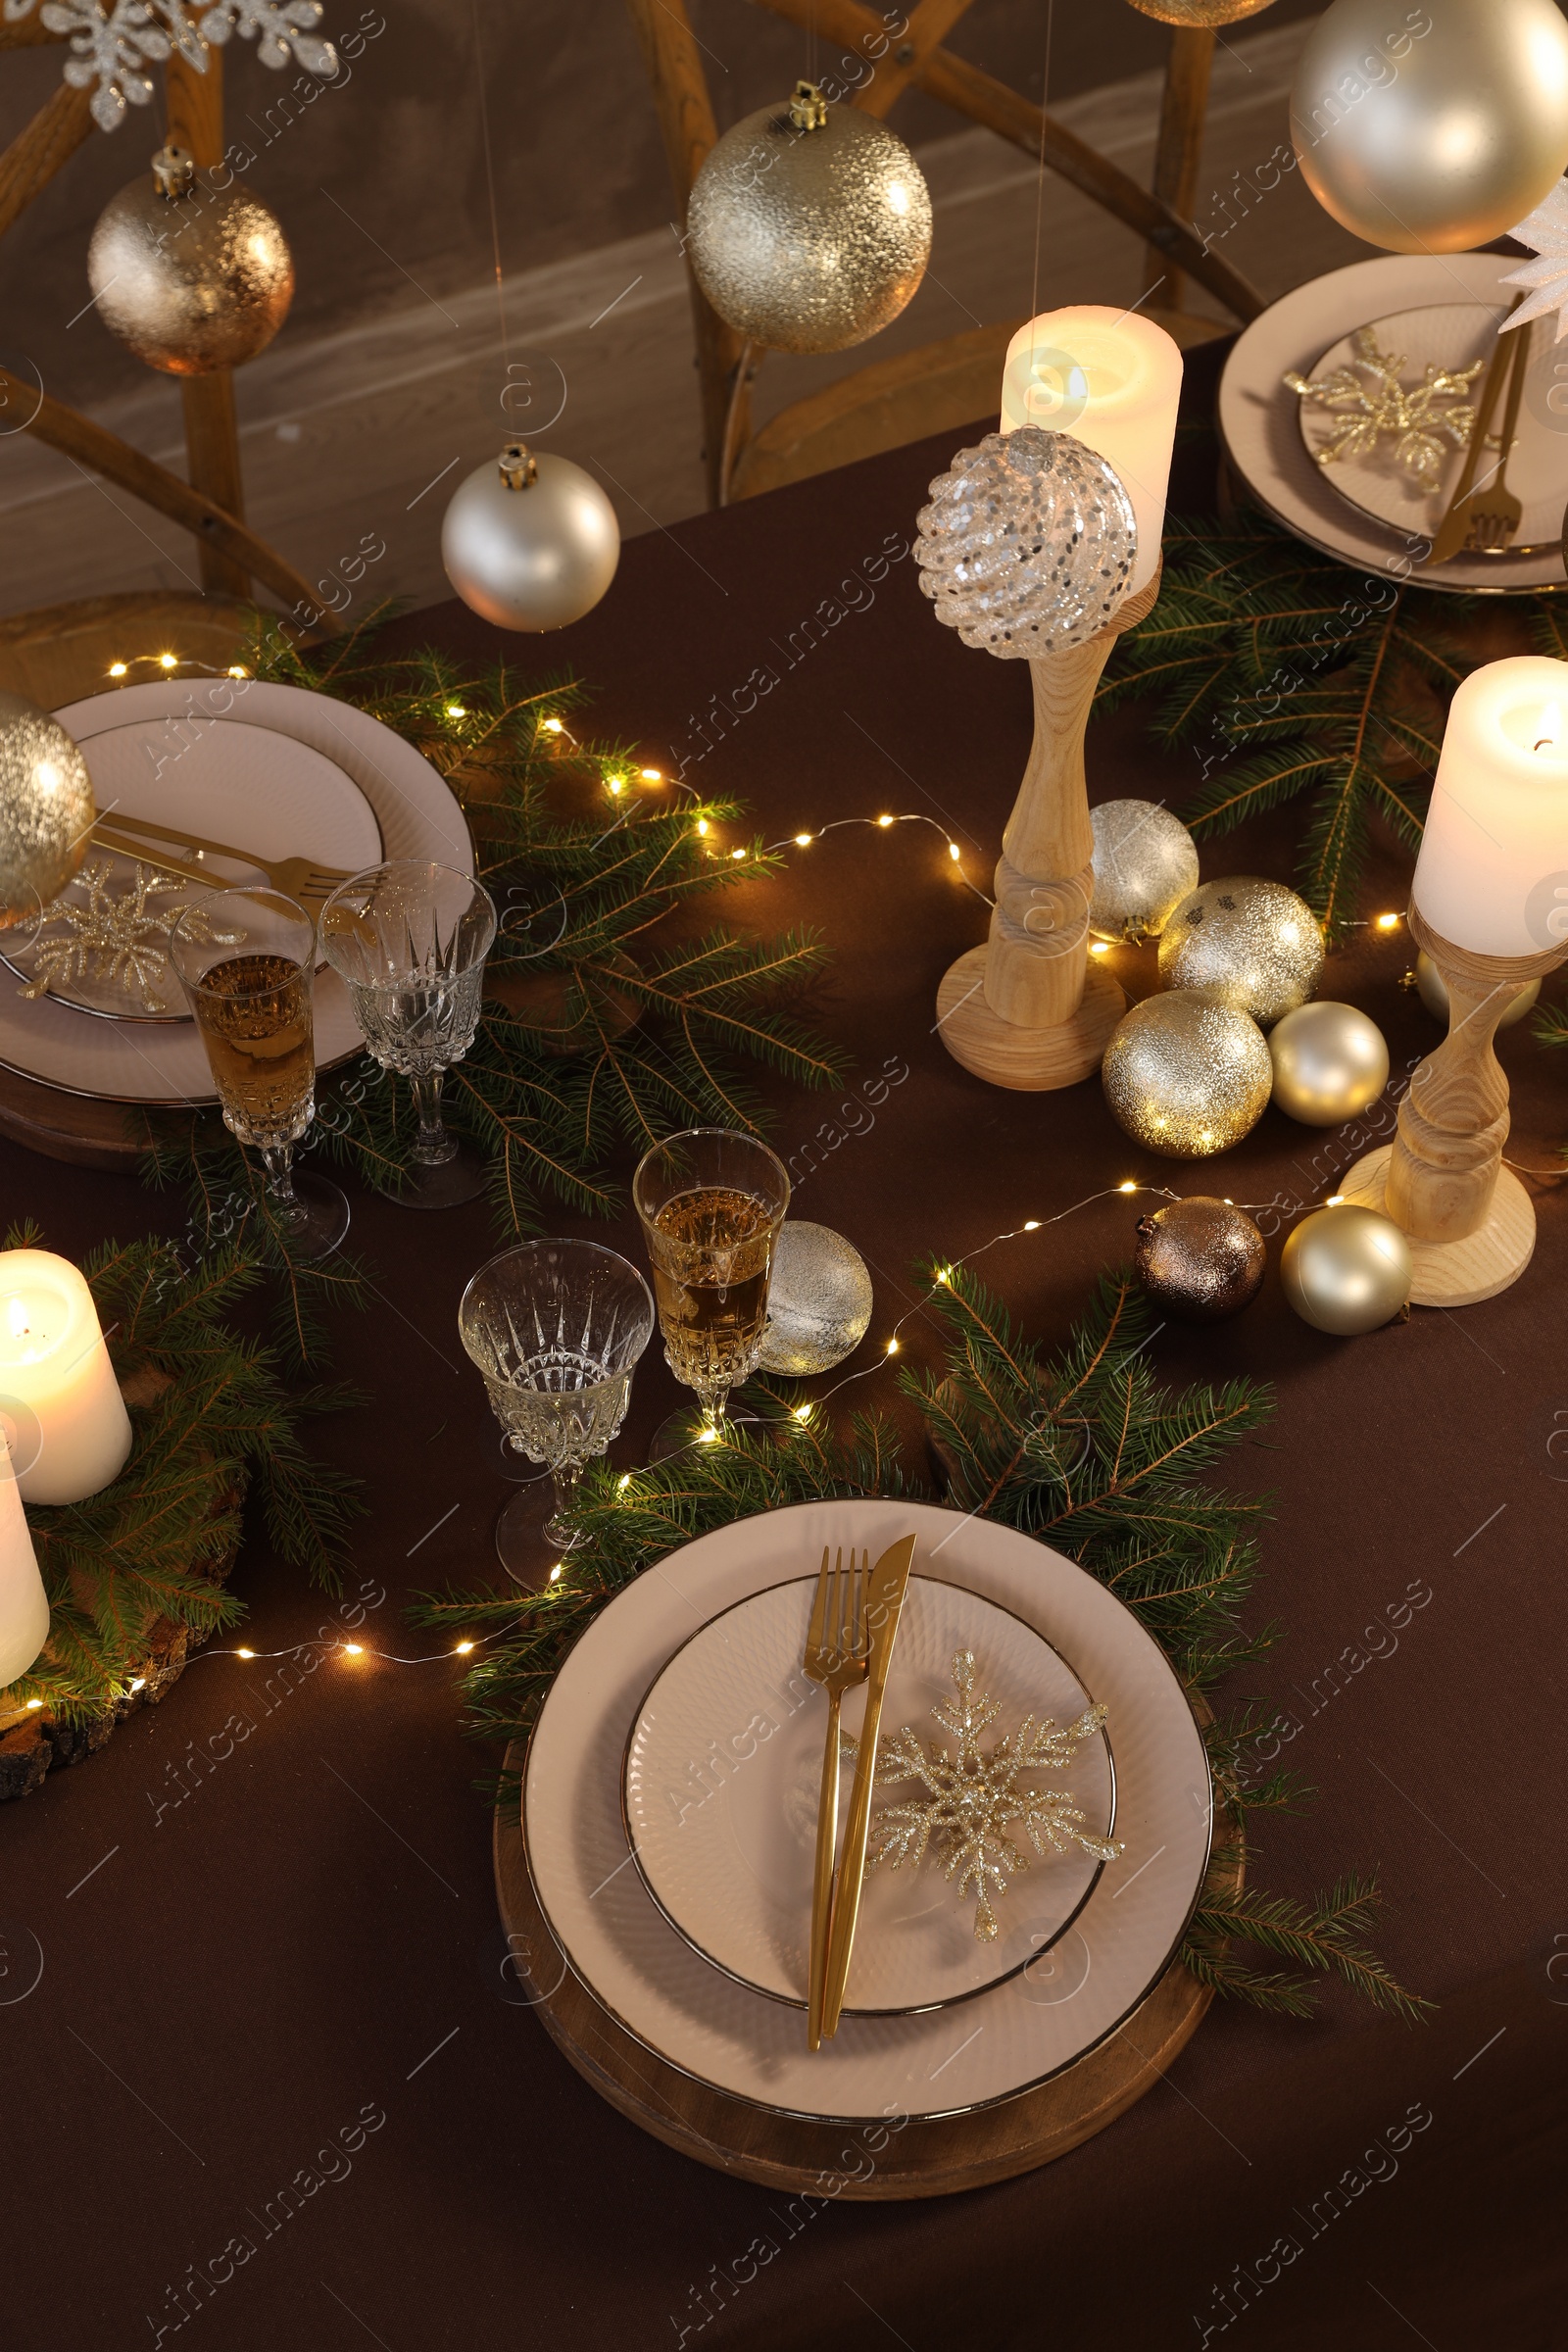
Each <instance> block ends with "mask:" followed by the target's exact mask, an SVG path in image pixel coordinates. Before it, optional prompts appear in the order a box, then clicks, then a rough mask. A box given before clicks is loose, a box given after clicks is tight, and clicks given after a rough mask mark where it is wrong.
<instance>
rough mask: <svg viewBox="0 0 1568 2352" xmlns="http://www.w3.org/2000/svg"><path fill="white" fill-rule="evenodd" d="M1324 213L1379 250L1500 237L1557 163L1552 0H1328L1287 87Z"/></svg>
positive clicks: (1563, 84) (1560, 126)
mask: <svg viewBox="0 0 1568 2352" xmlns="http://www.w3.org/2000/svg"><path fill="white" fill-rule="evenodd" d="M1291 138H1292V142H1293V144H1294V145H1295V148H1296V154H1297V160H1298V162H1299V165H1300V167H1301V176H1302V178H1303V179H1304V180H1305V181H1306V184H1307V186H1308V187H1309V188H1310V189H1311V191H1312V193H1313V195H1314V196H1315V197H1316V198H1317V200H1318V202H1319V204H1320V205H1322V207H1323V209H1324V211H1325V212H1326V213H1331V214H1332V215H1333V217H1334V219H1335V220H1336V221H1340V222H1341V223H1342V224H1343V226H1345V227H1346V228H1348V229H1349V230H1350V231H1351V232H1352V234H1353V235H1355V236H1358V237H1364V238H1365V239H1366V241H1367V243H1368V244H1369V245H1382V246H1385V247H1386V248H1387V249H1388V251H1389V252H1391V253H1462V252H1466V251H1468V250H1469V249H1470V248H1471V247H1473V246H1476V245H1485V244H1487V243H1488V242H1489V240H1490V239H1492V238H1493V237H1498V236H1501V235H1502V234H1503V233H1504V231H1505V230H1507V229H1509V228H1511V227H1512V226H1513V224H1514V223H1515V222H1516V221H1523V220H1524V218H1525V216H1526V214H1527V213H1532V212H1534V211H1535V209H1536V207H1537V205H1538V204H1540V203H1541V202H1542V201H1543V199H1544V197H1545V196H1546V194H1547V193H1548V191H1549V190H1550V189H1551V188H1552V186H1553V185H1554V184H1555V182H1556V181H1557V179H1558V178H1559V177H1560V176H1561V174H1562V172H1563V168H1564V166H1565V165H1568V25H1565V24H1564V22H1563V19H1562V17H1561V16H1560V15H1559V13H1558V11H1557V9H1556V7H1555V6H1554V5H1553V0H1424V5H1423V6H1422V7H1421V8H1418V9H1404V8H1402V7H1394V6H1391V5H1390V0H1335V5H1334V6H1333V7H1332V8H1330V9H1329V10H1328V11H1327V12H1326V13H1325V14H1324V15H1323V16H1321V17H1320V18H1319V19H1318V21H1317V24H1316V25H1315V26H1314V27H1313V29H1312V31H1311V32H1310V33H1309V34H1308V36H1307V40H1306V43H1305V46H1304V47H1303V49H1302V51H1301V55H1300V59H1299V64H1298V66H1297V69H1296V78H1295V81H1294V82H1293V84H1292V87H1291Z"/></svg>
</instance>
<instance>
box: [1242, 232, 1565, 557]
mask: <svg viewBox="0 0 1568 2352" xmlns="http://www.w3.org/2000/svg"><path fill="white" fill-rule="evenodd" d="M1516 267H1517V264H1516V263H1514V262H1512V261H1509V260H1508V259H1506V257H1504V256H1501V255H1497V254H1488V253H1447V254H1405V253H1390V254H1382V255H1380V256H1379V257H1378V259H1377V260H1376V261H1370V262H1352V263H1351V264H1350V265H1349V267H1348V269H1345V270H1330V271H1329V272H1328V273H1327V275H1326V276H1323V277H1315V278H1312V279H1310V280H1309V281H1308V282H1307V284H1305V285H1304V286H1297V287H1296V288H1295V289H1294V290H1293V291H1292V292H1291V293H1289V294H1285V295H1282V296H1281V298H1280V300H1279V301H1278V302H1275V303H1271V304H1270V305H1269V307H1268V309H1267V310H1266V311H1264V312H1263V314H1262V315H1261V317H1260V318H1257V319H1253V320H1252V323H1251V325H1250V326H1249V327H1247V328H1246V329H1245V330H1244V331H1243V333H1242V334H1240V335H1239V336H1238V337H1237V340H1236V344H1235V347H1234V349H1233V350H1232V352H1231V355H1230V358H1229V359H1228V360H1227V361H1226V363H1225V372H1224V374H1223V376H1222V377H1221V379H1220V389H1219V424H1220V434H1221V437H1222V439H1223V441H1224V444H1225V448H1226V451H1227V452H1228V454H1229V457H1230V460H1231V463H1232V465H1233V466H1235V467H1236V470H1237V471H1238V473H1240V474H1241V475H1242V477H1243V479H1244V480H1245V481H1246V482H1247V483H1248V485H1249V486H1250V489H1251V490H1252V492H1253V493H1254V495H1255V496H1256V498H1257V500H1258V502H1259V504H1260V505H1261V506H1263V507H1264V508H1265V509H1266V510H1267V512H1268V513H1269V514H1271V515H1273V516H1274V517H1275V519H1276V520H1277V521H1279V522H1282V523H1283V524H1284V525H1285V527H1286V529H1287V530H1289V531H1293V532H1294V533H1295V534H1296V536H1297V537H1298V538H1299V539H1304V540H1305V541H1306V543H1307V545H1308V546H1309V547H1316V548H1320V549H1321V550H1322V551H1323V553H1324V554H1325V555H1330V556H1338V557H1339V558H1341V560H1342V561H1343V562H1345V563H1347V564H1354V565H1356V566H1357V567H1358V568H1361V569H1364V570H1366V571H1368V572H1369V573H1372V574H1374V575H1375V574H1377V573H1380V572H1381V573H1385V574H1387V575H1388V576H1389V577H1391V578H1393V579H1395V580H1397V581H1402V582H1407V583H1408V584H1409V585H1410V586H1412V587H1417V588H1423V587H1424V588H1434V589H1443V590H1449V591H1455V590H1457V591H1463V592H1465V593H1467V594H1477V593H1479V594H1482V595H1507V594H1518V593H1520V592H1521V591H1524V590H1540V589H1543V588H1562V587H1563V586H1564V585H1565V584H1568V576H1565V574H1564V570H1563V562H1562V551H1561V548H1560V547H1548V548H1547V549H1546V550H1545V552H1544V553H1540V554H1537V555H1534V556H1521V555H1505V556H1483V555H1475V554H1461V555H1457V556H1455V557H1454V558H1453V559H1452V561H1451V562H1449V563H1447V564H1440V565H1438V566H1437V567H1436V569H1434V570H1424V569H1422V568H1420V567H1419V566H1418V564H1417V559H1418V558H1419V556H1420V555H1421V554H1422V553H1423V551H1424V549H1425V546H1426V544H1427V538H1426V535H1425V533H1424V530H1423V529H1420V528H1414V529H1403V528H1400V527H1398V526H1397V525H1396V524H1394V523H1389V522H1384V521H1381V520H1379V519H1377V518H1376V517H1374V516H1373V515H1368V514H1362V513H1360V512H1358V511H1357V509H1356V508H1355V507H1354V506H1352V505H1351V504H1350V503H1349V501H1348V499H1346V498H1342V497H1341V495H1340V493H1339V492H1338V491H1337V490H1336V489H1334V488H1333V487H1332V486H1331V483H1330V481H1329V480H1328V479H1327V478H1326V476H1325V471H1324V468H1323V467H1321V466H1318V465H1317V464H1316V462H1315V460H1314V459H1313V458H1312V457H1311V456H1310V455H1309V454H1308V452H1307V449H1306V447H1305V445H1304V443H1303V441H1302V437H1301V428H1300V425H1299V420H1298V417H1297V407H1298V400H1297V395H1296V394H1295V393H1294V392H1293V391H1292V390H1291V389H1290V387H1289V386H1288V385H1287V383H1286V382H1285V378H1286V376H1287V375H1288V374H1291V373H1293V372H1294V373H1296V374H1299V375H1310V374H1311V373H1312V371H1313V370H1314V368H1316V367H1317V365H1318V362H1319V361H1320V360H1321V359H1322V357H1323V355H1324V354H1325V353H1326V352H1327V351H1328V350H1329V349H1330V348H1331V347H1332V346H1333V345H1335V344H1336V343H1338V342H1339V341H1340V340H1341V338H1342V337H1345V336H1348V335H1350V334H1351V333H1353V331H1354V329H1355V328H1356V327H1358V326H1361V325H1363V324H1366V323H1369V322H1370V321H1371V320H1373V319H1391V318H1394V317H1396V316H1397V315H1399V314H1402V313H1407V312H1412V311H1417V310H1422V309H1425V308H1427V307H1429V306H1433V305H1441V304H1458V305H1463V304H1475V305H1479V306H1482V307H1485V308H1487V309H1490V310H1493V311H1495V312H1497V313H1501V312H1502V311H1505V310H1506V309H1507V307H1508V304H1509V302H1510V301H1511V299H1512V296H1513V293H1514V291H1515V289H1514V288H1513V287H1511V286H1505V285H1503V284H1502V282H1501V281H1502V279H1503V277H1504V276H1505V274H1506V273H1507V272H1508V271H1509V270H1512V269H1514V268H1516ZM1559 368H1561V369H1562V370H1563V372H1562V373H1561V374H1560V375H1559V374H1557V373H1556V372H1555V371H1556V370H1557V369H1559ZM1565 393H1568V346H1564V345H1558V346H1557V347H1556V350H1555V354H1553V351H1552V348H1551V346H1549V345H1548V344H1545V343H1543V344H1542V346H1541V350H1540V353H1539V355H1538V356H1537V358H1536V359H1535V360H1534V361H1533V362H1532V374H1531V379H1530V385H1529V388H1527V391H1526V395H1525V401H1524V405H1523V408H1522V410H1521V417H1522V418H1527V419H1528V420H1529V429H1530V431H1531V434H1532V439H1533V440H1537V439H1539V442H1540V445H1541V463H1542V471H1543V476H1544V481H1545V482H1546V483H1548V484H1549V482H1551V481H1553V480H1554V481H1555V482H1556V483H1557V484H1558V486H1559V487H1558V493H1557V495H1558V517H1559V524H1560V519H1561V514H1562V507H1563V505H1564V503H1568V398H1565V397H1564V395H1565ZM1548 395H1555V397H1556V399H1557V400H1558V401H1559V402H1560V403H1561V404H1562V405H1563V408H1564V414H1563V415H1562V416H1561V417H1557V415H1556V410H1555V409H1554V408H1553V407H1551V406H1549V405H1548V399H1547V396H1548ZM1512 479H1513V468H1512V466H1510V467H1509V481H1510V483H1511V482H1512ZM1543 495H1545V496H1549V492H1548V491H1545V490H1544V492H1543ZM1524 544H1526V545H1529V544H1531V542H1530V541H1529V540H1525V541H1524Z"/></svg>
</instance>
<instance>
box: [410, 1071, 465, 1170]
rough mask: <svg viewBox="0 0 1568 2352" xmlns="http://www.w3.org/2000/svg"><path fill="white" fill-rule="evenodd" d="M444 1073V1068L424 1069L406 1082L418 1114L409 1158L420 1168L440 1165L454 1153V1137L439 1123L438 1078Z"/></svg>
mask: <svg viewBox="0 0 1568 2352" xmlns="http://www.w3.org/2000/svg"><path fill="white" fill-rule="evenodd" d="M445 1076H446V1072H445V1070H426V1071H425V1072H424V1073H423V1075H422V1076H420V1077H418V1078H413V1079H411V1080H410V1082H409V1083H410V1085H411V1086H412V1087H413V1089H414V1107H415V1109H416V1110H417V1112H418V1114H419V1132H418V1134H417V1136H416V1138H415V1141H414V1150H413V1152H412V1153H411V1157H413V1158H414V1159H416V1160H417V1162H418V1164H419V1166H420V1167H421V1168H444V1167H445V1166H446V1164H447V1162H448V1160H450V1159H456V1158H457V1155H458V1139H457V1137H456V1136H455V1135H449V1134H448V1133H447V1130H446V1128H445V1127H444V1126H443V1125H442V1123H441V1081H442V1079H443V1078H444V1077H445Z"/></svg>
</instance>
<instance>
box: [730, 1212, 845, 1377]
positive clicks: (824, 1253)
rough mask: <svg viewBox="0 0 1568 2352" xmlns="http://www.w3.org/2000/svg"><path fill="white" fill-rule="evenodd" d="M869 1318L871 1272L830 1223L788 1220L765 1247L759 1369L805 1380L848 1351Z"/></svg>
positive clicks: (825, 1369) (841, 1358) (842, 1358)
mask: <svg viewBox="0 0 1568 2352" xmlns="http://www.w3.org/2000/svg"><path fill="white" fill-rule="evenodd" d="M870 1321H871V1277H870V1275H869V1274H868V1273H867V1272H866V1270H865V1260H864V1258H862V1257H861V1255H860V1253H859V1251H858V1250H857V1249H855V1248H854V1247H853V1246H852V1245H851V1244H850V1243H849V1242H847V1241H846V1240H845V1239H844V1236H843V1234H841V1233H835V1232H834V1231H833V1230H832V1228H831V1226H827V1225H809V1224H807V1223H805V1222H804V1221H803V1220H801V1219H799V1218H794V1217H792V1218H788V1219H786V1221H785V1223H784V1224H783V1225H782V1226H781V1227H780V1229H779V1237H778V1246H777V1248H776V1249H775V1250H774V1252H773V1277H772V1280H771V1282H770V1283H769V1285H768V1291H767V1329H766V1331H765V1332H764V1333H763V1335H762V1351H761V1354H760V1356H759V1357H758V1359H757V1360H758V1362H759V1363H760V1365H761V1368H762V1370H763V1371H764V1372H782V1373H785V1374H786V1375H787V1376H788V1377H789V1378H790V1379H791V1380H806V1379H808V1378H809V1376H810V1375H811V1374H812V1373H813V1372H831V1371H832V1369H833V1366H834V1365H835V1364H842V1363H843V1361H844V1358H845V1357H846V1356H847V1355H853V1354H854V1352H855V1350H856V1348H858V1346H859V1345H860V1342H861V1341H862V1340H863V1339H864V1337H865V1335H866V1331H867V1329H868V1328H869V1326H870Z"/></svg>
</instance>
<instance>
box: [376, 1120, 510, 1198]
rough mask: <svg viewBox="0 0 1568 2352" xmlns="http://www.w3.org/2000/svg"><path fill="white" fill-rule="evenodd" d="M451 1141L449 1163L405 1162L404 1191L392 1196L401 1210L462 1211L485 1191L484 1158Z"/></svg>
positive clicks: (465, 1146)
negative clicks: (462, 1207) (459, 1209)
mask: <svg viewBox="0 0 1568 2352" xmlns="http://www.w3.org/2000/svg"><path fill="white" fill-rule="evenodd" d="M449 1140H450V1141H451V1142H452V1144H453V1146H454V1149H453V1152H452V1155H451V1157H450V1158H449V1159H440V1160H433V1161H432V1160H423V1159H414V1158H410V1159H408V1160H406V1161H405V1162H404V1166H403V1188H402V1190H401V1191H400V1192H397V1193H394V1194H392V1195H390V1196H389V1198H390V1199H391V1200H392V1201H393V1202H394V1204H395V1205H396V1206H397V1207H398V1208H460V1207H461V1206H462V1204H463V1202H464V1201H476V1200H477V1199H478V1197H479V1195H480V1194H481V1193H482V1192H483V1191H484V1187H485V1174H486V1163H485V1160H484V1157H483V1154H482V1153H480V1152H475V1151H474V1150H473V1148H472V1146H471V1145H469V1144H462V1143H459V1142H458V1141H457V1138H456V1137H452V1138H450V1139H449Z"/></svg>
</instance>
